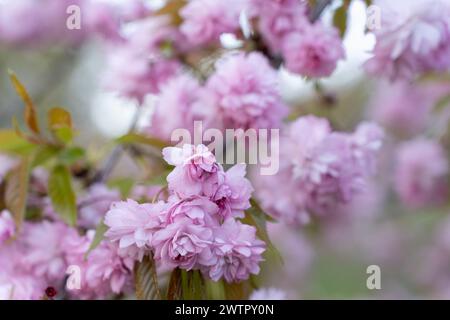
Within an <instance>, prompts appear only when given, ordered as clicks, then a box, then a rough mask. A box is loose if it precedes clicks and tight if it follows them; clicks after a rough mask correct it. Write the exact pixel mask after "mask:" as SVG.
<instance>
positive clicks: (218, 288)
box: [205, 279, 226, 300]
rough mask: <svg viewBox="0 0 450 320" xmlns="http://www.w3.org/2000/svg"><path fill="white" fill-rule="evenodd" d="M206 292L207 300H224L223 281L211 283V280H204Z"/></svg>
mask: <svg viewBox="0 0 450 320" xmlns="http://www.w3.org/2000/svg"><path fill="white" fill-rule="evenodd" d="M205 286H206V292H207V295H208V299H212V300H225V299H226V294H225V285H224V282H223V280H219V281H213V280H211V279H205Z"/></svg>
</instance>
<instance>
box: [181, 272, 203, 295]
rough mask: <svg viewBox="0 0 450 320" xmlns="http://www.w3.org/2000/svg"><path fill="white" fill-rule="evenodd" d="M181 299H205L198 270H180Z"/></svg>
mask: <svg viewBox="0 0 450 320" xmlns="http://www.w3.org/2000/svg"><path fill="white" fill-rule="evenodd" d="M181 284H182V290H183V292H182V297H183V299H184V300H201V299H205V298H206V297H205V294H206V288H205V286H204V281H203V277H202V275H201V273H200V271H198V270H191V271H186V270H181Z"/></svg>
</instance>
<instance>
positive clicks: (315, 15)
mask: <svg viewBox="0 0 450 320" xmlns="http://www.w3.org/2000/svg"><path fill="white" fill-rule="evenodd" d="M331 1H332V0H321V1H318V3H317V4H316V6H315V7H314V8H312V10H311V12H310V15H309V20H310V21H311V22H312V23H314V22H316V21H317V19H319V18H320V15H321V14H322V12H323V11H324V10H325V8H326V7H328V5H330V4H331Z"/></svg>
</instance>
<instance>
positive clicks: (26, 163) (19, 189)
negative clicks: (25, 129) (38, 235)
mask: <svg viewBox="0 0 450 320" xmlns="http://www.w3.org/2000/svg"><path fill="white" fill-rule="evenodd" d="M30 162H31V160H30V159H29V158H28V157H24V158H22V159H21V160H20V162H19V164H18V165H17V166H16V167H15V168H14V169H12V170H11V171H10V173H9V174H8V176H7V178H6V184H5V206H6V208H7V209H8V210H9V211H10V212H11V214H12V215H13V217H14V221H15V222H16V225H17V227H18V228H20V226H21V224H22V221H23V219H24V217H25V208H26V203H27V196H28V183H29V175H30Z"/></svg>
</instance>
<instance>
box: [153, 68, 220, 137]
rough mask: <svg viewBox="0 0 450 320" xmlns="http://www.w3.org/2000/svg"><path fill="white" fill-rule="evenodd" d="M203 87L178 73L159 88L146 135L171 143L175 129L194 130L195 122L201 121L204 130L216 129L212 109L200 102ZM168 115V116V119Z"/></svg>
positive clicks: (216, 124) (214, 115)
mask: <svg viewBox="0 0 450 320" xmlns="http://www.w3.org/2000/svg"><path fill="white" fill-rule="evenodd" d="M202 97H203V93H202V88H201V86H200V83H199V81H198V80H197V79H195V78H194V77H193V76H191V75H189V74H181V75H179V76H175V77H174V78H172V79H170V80H168V81H167V83H165V84H164V85H162V86H161V93H160V94H159V96H158V100H157V103H156V108H155V112H154V114H153V116H152V119H151V125H150V126H148V128H146V130H145V131H146V132H148V133H150V134H151V135H154V136H157V137H159V138H161V139H164V140H167V141H170V140H171V135H172V133H173V132H174V130H176V129H188V130H189V131H190V132H191V134H193V131H194V121H202V125H203V127H204V128H205V129H206V128H208V127H217V126H218V125H220V124H219V123H217V120H216V114H215V112H214V111H215V109H214V108H205V106H204V105H203V103H202ZM167 114H170V115H171V116H170V117H167Z"/></svg>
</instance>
